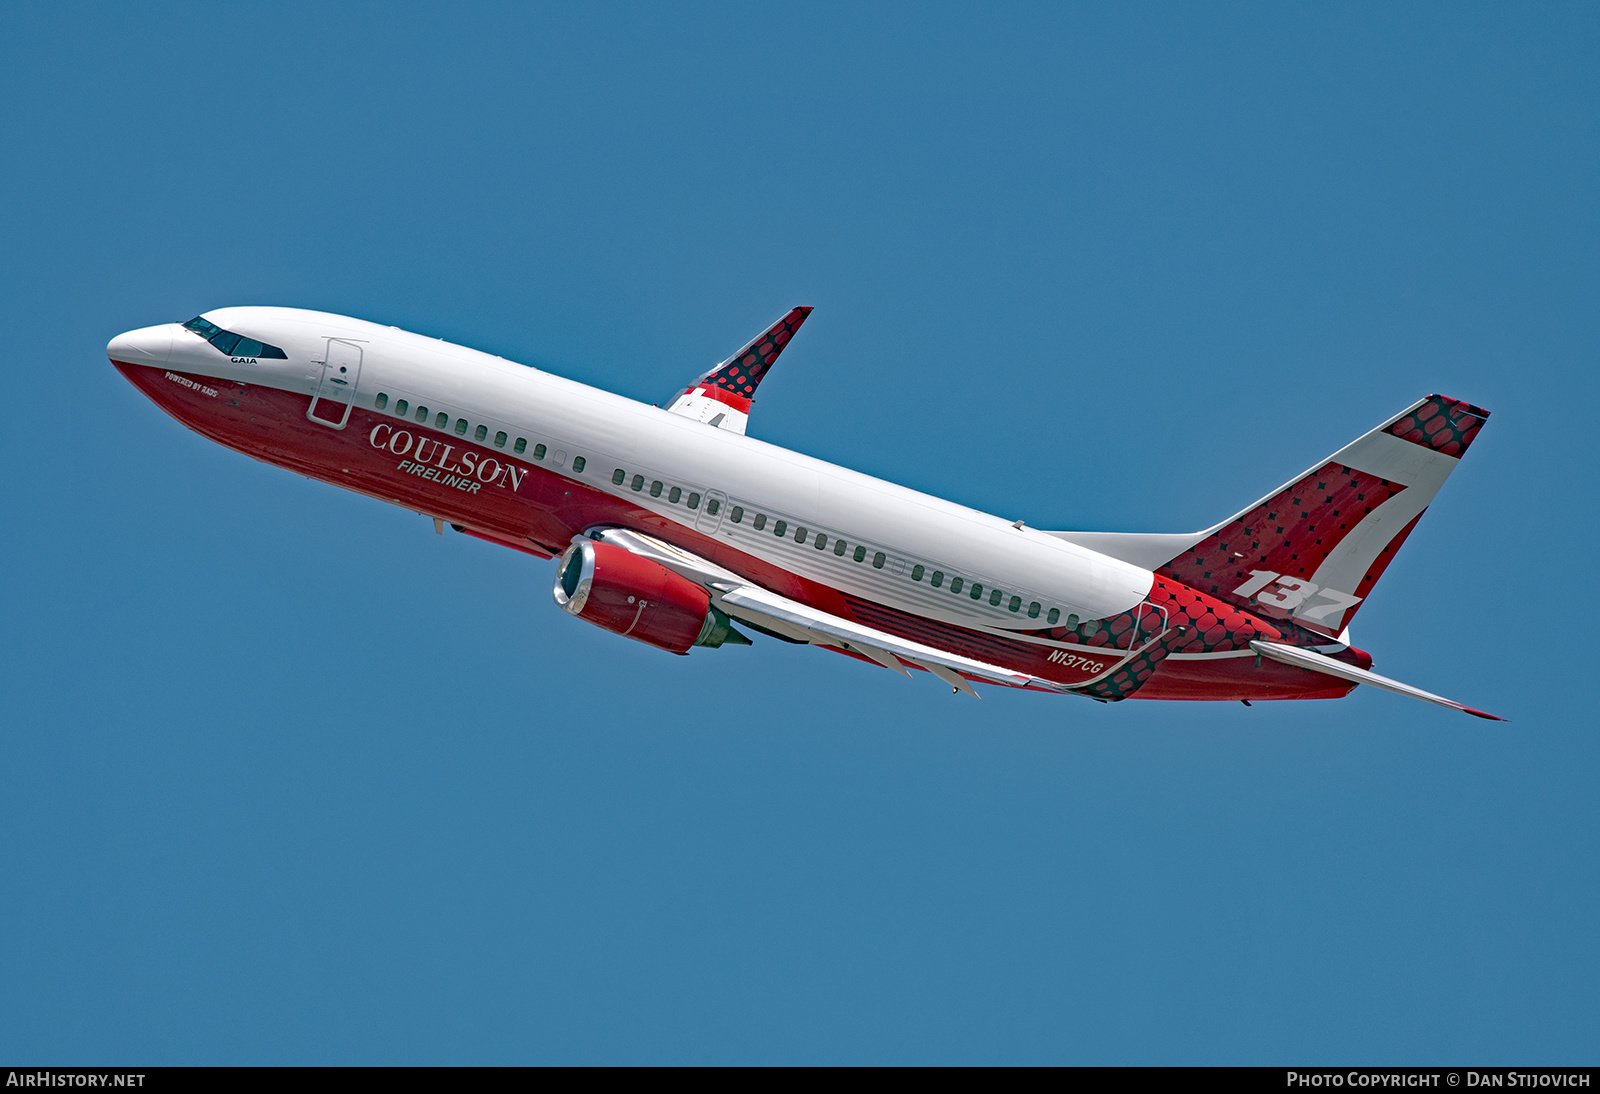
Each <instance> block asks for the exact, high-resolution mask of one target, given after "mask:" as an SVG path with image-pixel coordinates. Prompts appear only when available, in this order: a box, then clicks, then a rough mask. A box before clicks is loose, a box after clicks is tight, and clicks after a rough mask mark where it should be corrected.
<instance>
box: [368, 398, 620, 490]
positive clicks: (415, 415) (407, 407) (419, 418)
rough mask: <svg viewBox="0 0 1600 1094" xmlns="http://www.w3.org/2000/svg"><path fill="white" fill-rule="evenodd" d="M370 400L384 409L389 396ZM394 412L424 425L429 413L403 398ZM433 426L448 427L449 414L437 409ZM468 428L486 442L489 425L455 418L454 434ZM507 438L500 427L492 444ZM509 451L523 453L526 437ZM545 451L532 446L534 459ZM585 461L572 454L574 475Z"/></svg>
mask: <svg viewBox="0 0 1600 1094" xmlns="http://www.w3.org/2000/svg"><path fill="white" fill-rule="evenodd" d="M372 402H373V405H374V406H376V407H377V408H378V409H379V410H384V409H386V408H387V407H388V405H389V396H388V395H386V394H384V393H383V392H381V391H380V392H378V397H377V398H376V399H374V400H373V401H372ZM394 413H395V415H396V416H397V417H401V418H405V417H410V418H411V420H412V421H414V422H420V423H422V424H424V425H426V424H427V421H428V413H429V411H428V408H427V407H425V406H421V405H419V406H418V407H417V408H416V410H415V411H412V409H411V404H410V403H409V402H407V401H406V400H405V399H397V400H396V401H395V404H394ZM433 428H435V429H449V428H450V415H448V414H446V413H445V412H444V411H442V410H441V411H439V413H438V414H437V415H436V416H435V417H434V419H433ZM468 429H472V439H473V440H475V441H477V442H479V443H480V444H482V443H485V442H487V440H488V437H489V427H488V426H486V425H479V426H478V427H477V428H476V429H473V428H472V425H471V423H469V422H468V421H467V420H466V419H465V418H457V419H456V424H455V432H456V436H458V437H465V436H466V435H467V430H468ZM509 439H510V438H509V435H508V434H507V433H506V431H505V430H503V429H502V430H500V431H499V432H497V433H496V434H495V435H494V446H495V447H496V448H504V447H505V446H506V441H507V440H509ZM511 451H513V452H515V453H516V454H517V455H519V456H520V455H522V454H523V453H525V452H527V451H528V438H526V437H518V438H517V441H516V443H515V444H513V445H512V446H511ZM547 451H549V449H548V448H546V447H545V446H544V445H542V444H536V445H534V446H533V458H534V459H536V460H542V459H544V456H545V453H546V452H547ZM587 462H588V461H587V460H585V459H584V458H583V457H582V456H574V457H572V473H573V474H574V475H581V474H582V473H583V468H584V465H585V464H586V463H587Z"/></svg>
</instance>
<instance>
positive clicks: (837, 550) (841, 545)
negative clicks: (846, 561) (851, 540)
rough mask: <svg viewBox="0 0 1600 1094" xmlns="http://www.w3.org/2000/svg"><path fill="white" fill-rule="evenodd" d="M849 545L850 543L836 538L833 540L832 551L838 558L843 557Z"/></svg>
mask: <svg viewBox="0 0 1600 1094" xmlns="http://www.w3.org/2000/svg"><path fill="white" fill-rule="evenodd" d="M849 547H850V545H849V544H848V543H846V542H845V541H844V540H842V539H836V540H834V541H833V553H834V554H836V555H838V556H839V557H840V558H843V557H844V553H845V551H846V550H848V549H849Z"/></svg>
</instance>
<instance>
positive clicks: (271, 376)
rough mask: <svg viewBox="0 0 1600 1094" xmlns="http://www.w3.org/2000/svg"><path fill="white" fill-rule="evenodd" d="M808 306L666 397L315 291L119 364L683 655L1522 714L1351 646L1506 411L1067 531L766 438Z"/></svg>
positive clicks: (130, 341)
mask: <svg viewBox="0 0 1600 1094" xmlns="http://www.w3.org/2000/svg"><path fill="white" fill-rule="evenodd" d="M811 311H812V309H811V308H809V307H797V308H794V309H792V310H790V311H789V312H788V313H787V314H785V315H784V316H783V317H782V318H781V319H779V320H778V321H777V322H775V323H773V324H772V326H770V327H769V328H767V329H766V330H765V331H763V332H762V333H761V334H760V335H758V336H757V337H756V338H754V339H753V340H751V341H750V342H749V343H748V344H746V345H745V346H744V347H743V348H741V349H740V350H739V351H738V352H737V353H734V354H733V355H732V356H730V357H728V358H727V359H726V360H724V361H722V362H720V363H718V364H717V365H715V366H713V367H712V368H710V369H708V370H707V371H705V372H704V373H702V374H701V375H700V376H698V377H697V378H696V379H695V380H694V381H693V382H691V383H690V384H688V385H687V386H686V387H684V388H683V390H681V391H680V392H678V393H677V395H676V396H675V397H674V398H673V399H672V400H671V402H670V403H669V404H668V405H667V406H665V407H659V406H652V405H648V404H645V403H641V402H638V401H635V400H633V399H628V398H625V397H623V396H620V395H614V394H611V393H610V392H606V391H603V390H600V389H598V388H594V387H590V386H587V385H585V384H580V383H576V382H574V381H572V380H567V379H564V378H562V377H559V376H555V375H552V374H550V373H547V372H543V371H540V370H538V369H535V368H531V367H528V366H525V365H521V364H517V363H515V362H512V361H509V360H506V359H504V358H502V357H497V356H494V355H491V354H488V353H482V352H479V351H477V350H473V349H469V348H466V347H463V346H459V345H454V344H452V343H449V342H446V341H443V340H442V339H435V338H430V337H427V336H425V335H420V334H413V333H410V332H407V331H403V330H400V329H399V328H397V327H390V326H382V325H379V324H376V323H370V322H366V321H363V320H360V319H352V318H348V317H346V316H341V315H333V314H329V313H324V312H318V311H307V310H301V309H297V308H279V307H230V308H221V309H218V310H215V311H210V312H206V313H204V314H202V315H199V316H196V317H195V318H194V319H191V320H189V321H188V322H187V323H164V324H160V325H157V326H152V327H144V328H141V329H138V330H132V331H128V332H126V333H124V334H120V335H118V336H117V337H115V338H113V339H112V340H111V341H110V343H109V344H108V346H107V347H106V352H107V355H108V356H109V357H110V359H111V362H112V364H113V365H114V366H115V367H116V368H117V369H118V371H120V372H121V373H122V375H123V376H124V377H126V378H127V380H128V381H129V382H130V383H132V384H133V385H134V386H135V387H136V388H138V389H139V390H140V391H141V392H143V393H144V394H145V395H146V396H148V397H149V398H150V399H151V400H152V401H153V402H154V403H155V404H156V405H157V406H159V407H160V408H161V409H162V410H164V411H166V412H167V413H168V414H170V415H171V416H172V417H174V418H176V419H177V420H178V421H179V422H181V423H183V424H184V425H185V426H187V427H188V428H190V429H192V430H194V431H195V432H197V433H199V434H201V435H202V436H204V437H207V438H209V439H211V440H213V441H216V442H217V443H219V444H222V445H225V446H226V447H228V448H232V449H234V450H236V451H239V452H242V453H244V454H246V455H248V456H252V457H254V458H256V459H258V460H262V461H265V462H267V463H271V464H274V465H276V466H278V467H283V468H286V469H288V470H291V471H296V472H299V473H300V474H303V475H306V476H308V477H310V478H312V479H317V480H320V481H322V482H328V483H333V484H334V485H336V486H340V487H343V488H345V489H347V490H353V491H355V492H357V493H360V494H365V495H367V496H369V497H373V498H377V499H379V500H381V501H385V502H389V503H392V504H394V505H398V506H401V507H403V508H406V509H409V510H413V511H415V512H417V513H419V514H422V515H424V516H427V517H431V518H432V520H433V524H434V529H435V531H437V532H439V533H440V534H443V531H444V526H445V525H446V524H449V525H450V526H451V527H452V528H454V529H455V530H456V531H458V532H461V533H464V534H466V535H469V536H475V537H477V538H479V539H483V540H486V541H488V542H490V543H495V544H500V545H502V546H505V547H510V548H512V549H514V550H517V551H522V552H524V553H526V554H529V555H533V556H535V557H536V558H540V559H546V560H549V559H556V560H557V563H556V567H555V575H554V580H553V586H552V595H553V597H554V600H555V602H556V604H557V605H558V606H559V607H560V608H561V609H562V610H563V611H565V612H567V613H568V614H570V615H573V616H576V617H577V618H579V619H582V620H584V621H585V622H588V623H592V624H594V625H596V626H599V627H602V628H604V629H606V630H608V631H612V632H614V633H616V634H619V635H622V636H624V637H627V638H631V639H634V640H636V641H639V642H642V643H645V644H647V645H649V646H652V647H655V648H657V649H661V650H666V651H669V652H671V653H674V654H686V653H688V652H689V651H690V650H691V649H693V648H696V647H701V648H707V649H716V648H719V647H721V646H726V645H748V644H750V641H751V639H750V635H751V634H755V635H761V636H765V637H770V638H773V639H777V640H781V641H784V642H790V643H795V644H804V645H811V646H819V647H822V648H823V649H827V650H832V651H834V652H836V653H842V654H844V655H846V656H850V657H853V658H856V659H858V660H860V661H864V662H868V663H870V664H874V665H881V666H883V667H884V668H887V669H890V670H892V671H894V672H897V673H900V674H901V675H904V676H908V677H909V676H911V673H912V671H913V670H917V671H920V672H925V673H928V674H930V675H931V676H932V677H935V678H937V679H939V680H942V681H943V682H944V683H945V684H947V685H949V686H950V688H951V689H952V692H958V693H966V694H968V695H972V696H974V697H976V696H977V695H978V692H977V689H976V687H975V686H974V685H976V684H991V685H996V686H1000V687H1009V688H1019V689H1023V690H1027V691H1040V692H1049V693H1053V694H1066V695H1079V696H1084V697H1087V698H1089V699H1094V700H1098V701H1100V702H1117V701H1121V700H1123V699H1166V700H1212V701H1223V700H1226V701H1241V702H1244V703H1245V704H1246V705H1249V704H1250V703H1251V702H1254V701H1258V700H1290V699H1324V698H1339V697H1342V696H1344V695H1347V694H1349V693H1350V692H1351V691H1353V690H1354V689H1355V688H1356V687H1357V686H1359V685H1363V684H1365V685H1367V686H1369V687H1374V688H1379V689H1382V690H1386V691H1390V692H1395V693H1398V694H1401V695H1406V696H1410V697H1412V698H1415V699H1421V700H1424V701H1427V702H1430V703H1434V704H1437V705H1439V706H1443V707H1448V708H1451V709H1454V710H1459V711H1462V712H1464V713H1467V714H1471V715H1474V716H1476V717H1480V718H1490V719H1494V720H1496V721H1503V720H1504V719H1500V718H1498V717H1497V716H1495V715H1493V714H1487V713H1485V712H1483V711H1480V710H1474V709H1472V708H1471V707H1467V706H1464V705H1462V704H1461V703H1457V702H1455V701H1453V700H1450V699H1446V698H1443V697H1441V696H1438V695H1434V694H1432V693H1430V692H1427V691H1423V690H1422V689H1420V688H1415V687H1412V686H1410V685H1407V684H1403V683H1400V682H1399V681H1396V680H1392V679H1390V678H1388V677H1385V676H1380V675H1378V674H1377V673H1375V672H1373V671H1372V664H1373V662H1372V657H1371V655H1369V654H1367V653H1366V652H1364V651H1362V650H1360V649H1357V648H1356V647H1354V646H1352V645H1350V642H1349V627H1350V623H1351V620H1352V619H1353V618H1354V617H1355V615H1356V613H1357V612H1358V611H1359V610H1360V608H1361V606H1362V605H1363V604H1365V603H1366V601H1367V599H1368V598H1369V597H1370V596H1371V594H1372V590H1373V588H1374V587H1375V586H1376V584H1377V582H1378V579H1379V578H1380V577H1382V576H1383V573H1384V570H1385V568H1386V567H1387V566H1388V565H1389V563H1390V562H1391V561H1392V560H1393V558H1394V555H1395V552H1396V551H1398V550H1399V548H1400V546H1401V544H1402V543H1404V542H1405V540H1406V537H1407V536H1408V535H1410V533H1411V530H1412V529H1413V528H1415V527H1416V524H1417V521H1418V520H1419V519H1420V518H1421V516H1422V514H1423V512H1424V511H1425V510H1426V509H1427V507H1428V505H1429V504H1430V503H1431V502H1432V500H1433V497H1434V495H1435V494H1436V493H1438V490H1439V488H1440V486H1442V485H1443V484H1444V481H1445V479H1446V478H1448V477H1449V475H1450V472H1451V471H1452V470H1453V469H1454V468H1455V466H1456V464H1457V462H1458V461H1459V460H1460V459H1461V457H1462V456H1463V455H1465V454H1466V451H1467V448H1468V447H1469V446H1470V445H1471V444H1472V442H1473V440H1474V438H1476V436H1477V435H1478V431H1479V430H1480V429H1481V428H1482V427H1483V424H1484V422H1485V421H1486V420H1487V418H1488V416H1489V412H1488V411H1486V410H1482V409H1479V408H1478V407H1475V406H1472V405H1469V404H1467V403H1464V402H1461V401H1459V400H1456V399H1452V398H1447V397H1445V396H1443V395H1428V396H1427V397H1425V398H1423V399H1420V400H1418V401H1417V402H1416V403H1414V404H1412V405H1411V406H1409V407H1407V408H1405V409H1404V410H1402V411H1401V412H1400V413H1398V414H1396V415H1394V416H1393V417H1391V418H1389V419H1387V420H1386V421H1384V422H1383V423H1381V424H1380V425H1378V426H1377V427H1376V428H1375V429H1373V430H1371V431H1370V432H1368V433H1365V434H1363V435H1361V436H1360V437H1358V438H1356V439H1355V440H1354V441H1351V442H1350V443H1349V444H1347V445H1345V446H1344V447H1343V448H1341V449H1339V451H1337V452H1335V453H1333V454H1332V455H1331V456H1329V457H1327V458H1326V459H1324V460H1320V461H1318V462H1317V463H1316V464H1314V465H1312V467H1311V468H1309V469H1308V470H1307V471H1305V472H1304V473H1303V474H1300V475H1297V476H1295V477H1294V478H1292V479H1290V480H1289V481H1288V482H1287V483H1285V484H1284V485H1283V486H1281V487H1279V488H1278V489H1276V490H1273V491H1271V492H1270V493H1268V494H1267V495H1266V496H1265V497H1263V498H1261V499H1260V500H1259V501H1257V502H1255V503H1253V504H1251V505H1248V506H1246V507H1245V508H1243V509H1241V510H1240V511H1239V512H1238V513H1236V514H1234V515H1233V516H1230V517H1228V518H1227V519H1226V520H1223V521H1221V522H1219V523H1217V524H1215V525H1213V526H1212V527H1210V528H1206V529H1203V530H1201V531H1198V532H1191V533H1185V534H1144V533H1116V532H1096V531H1072V530H1067V531H1048V530H1043V529H1035V528H1032V527H1029V526H1028V525H1027V524H1026V523H1025V522H1024V521H1022V520H1008V519H1006V518H1005V517H1001V516H995V515H992V514H988V513H983V512H979V511H978V510H975V509H969V508H967V507H966V506H962V505H957V504H955V503H953V502H949V501H944V500H942V499H940V498H937V497H933V496H930V495H928V494H923V493H919V492H917V491H914V490H910V489H906V488H904V487H901V486H897V485H895V484H893V483H889V482H885V481H883V480H881V479H876V478H872V477H870V476H868V475H864V474H861V473H859V472H856V471H852V470H849V469H848V468H844V467H839V466H837V465H834V464H830V463H826V462H824V461H822V460H818V459H813V458H811V457H809V456H806V455H803V454H801V453H799V452H794V451H791V450H788V449H785V448H781V447H778V446H776V445H772V444H768V443H766V442H764V441H761V440H758V439H756V438H754V437H750V436H748V435H747V433H746V427H747V425H748V423H749V417H750V413H751V410H752V407H753V404H754V399H755V395H756V391H757V389H758V388H759V386H760V384H761V381H762V379H763V377H764V376H765V375H766V374H767V372H768V370H769V369H770V368H771V367H772V365H773V363H774V362H775V361H776V360H777V358H778V356H779V354H781V353H782V352H783V350H784V348H785V347H786V346H787V345H788V344H789V343H790V341H791V340H792V339H793V338H794V336H795V334H796V333H797V332H798V331H799V330H800V328H801V326H802V324H804V323H805V321H806V319H807V317H808V316H809V315H810V314H811ZM741 628H742V629H741ZM746 632H748V633H746Z"/></svg>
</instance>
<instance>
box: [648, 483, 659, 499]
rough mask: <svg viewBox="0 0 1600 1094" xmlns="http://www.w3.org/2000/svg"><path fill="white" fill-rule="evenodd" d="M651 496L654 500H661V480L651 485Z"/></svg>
mask: <svg viewBox="0 0 1600 1094" xmlns="http://www.w3.org/2000/svg"><path fill="white" fill-rule="evenodd" d="M650 496H651V497H652V498H659V497H660V496H661V480H660V479H657V480H656V481H655V482H653V483H651V484H650Z"/></svg>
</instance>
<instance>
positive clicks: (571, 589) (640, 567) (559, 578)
mask: <svg viewBox="0 0 1600 1094" xmlns="http://www.w3.org/2000/svg"><path fill="white" fill-rule="evenodd" d="M551 592H552V593H553V594H554V595H555V598H556V603H557V604H558V605H560V607H561V610H562V611H564V612H567V613H569V614H571V615H575V616H577V617H578V618H579V619H582V620H584V621H585V622H587V623H593V624H594V625H595V626H597V627H604V628H605V629H606V630H608V631H613V632H615V633H617V634H620V635H622V636H623V637H624V638H633V639H637V640H638V641H640V642H645V643H647V644H649V645H652V646H655V647H657V648H659V649H663V650H670V651H671V652H673V653H679V654H682V653H688V652H689V648H690V647H691V646H709V647H711V648H713V649H715V648H716V647H718V646H720V645H722V644H723V643H724V642H729V643H732V644H734V645H740V646H748V645H749V644H750V640H749V639H748V638H746V637H745V636H744V635H742V634H740V633H739V632H738V631H736V630H734V629H733V626H732V623H731V621H730V620H729V619H728V617H727V615H725V614H724V613H723V612H721V611H719V610H717V609H716V608H714V607H712V605H711V595H710V594H709V593H707V592H706V591H705V589H703V588H701V587H700V586H699V585H696V584H695V583H694V582H693V581H690V580H689V579H688V578H686V577H684V576H682V575H681V574H675V573H673V572H672V571H671V570H669V569H667V568H666V567H665V566H662V565H661V564H659V563H656V562H652V561H651V560H650V559H647V558H642V557H640V556H639V555H636V554H634V553H633V552H632V551H628V550H625V549H624V548H621V547H618V546H616V545H615V544H610V543H595V542H593V541H591V540H583V541H581V542H579V543H574V544H573V545H572V546H571V547H568V548H567V550H566V553H565V554H563V555H562V556H561V564H560V566H559V567H558V568H557V569H556V582H555V586H554V588H552V589H551Z"/></svg>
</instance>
